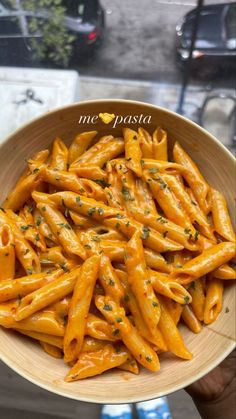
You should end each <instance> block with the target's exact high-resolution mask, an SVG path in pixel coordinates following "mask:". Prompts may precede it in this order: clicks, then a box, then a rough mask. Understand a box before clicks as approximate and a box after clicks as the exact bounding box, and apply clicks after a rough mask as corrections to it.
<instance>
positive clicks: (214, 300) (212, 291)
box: [203, 278, 223, 324]
mask: <svg viewBox="0 0 236 419" xmlns="http://www.w3.org/2000/svg"><path fill="white" fill-rule="evenodd" d="M222 298H223V283H222V281H221V280H220V279H216V278H211V279H209V281H207V286H206V301H205V307H204V318H203V321H204V323H205V324H210V323H212V322H214V321H215V320H216V319H217V317H218V315H219V314H220V312H221V310H222Z"/></svg>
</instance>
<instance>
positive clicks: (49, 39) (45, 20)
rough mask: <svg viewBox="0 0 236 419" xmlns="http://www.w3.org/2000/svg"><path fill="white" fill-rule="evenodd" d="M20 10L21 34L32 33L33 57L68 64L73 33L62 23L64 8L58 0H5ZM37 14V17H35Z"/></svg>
mask: <svg viewBox="0 0 236 419" xmlns="http://www.w3.org/2000/svg"><path fill="white" fill-rule="evenodd" d="M9 3H10V4H11V6H13V7H14V8H15V9H17V10H18V11H22V12H23V11H27V12H29V13H28V16H29V14H30V13H32V16H30V17H28V18H27V19H26V16H25V14H24V13H21V14H20V16H21V17H20V25H21V29H22V32H23V33H24V34H29V35H32V38H31V47H32V53H33V56H34V58H36V59H38V60H44V59H50V60H51V61H52V62H54V63H55V64H58V65H63V66H65V67H67V66H68V64H69V60H70V57H71V54H72V51H73V42H74V40H75V37H74V36H73V35H72V34H71V33H70V32H69V31H68V30H67V28H66V27H65V25H64V19H65V12H66V9H65V7H63V5H62V0H37V1H35V0H9ZM36 15H37V17H36Z"/></svg>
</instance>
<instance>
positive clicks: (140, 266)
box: [125, 232, 161, 334]
mask: <svg viewBox="0 0 236 419" xmlns="http://www.w3.org/2000/svg"><path fill="white" fill-rule="evenodd" d="M125 265H126V269H127V274H128V282H129V284H130V286H131V289H132V291H133V293H134V295H135V298H136V300H137V302H138V305H139V308H140V311H141V313H142V317H143V319H144V321H145V323H146V325H147V327H148V328H149V330H150V332H151V334H154V333H155V330H156V327H157V325H158V322H159V319H160V315H161V311H160V304H159V301H158V299H157V297H156V295H155V293H154V291H153V287H152V283H151V281H150V280H149V279H147V277H148V274H147V267H146V263H145V258H144V251H143V245H142V240H141V238H140V235H139V233H138V232H136V233H135V234H134V235H133V237H132V238H131V239H130V241H129V242H128V243H127V246H126V251H125ZM144 296H145V297H146V298H143V297H144Z"/></svg>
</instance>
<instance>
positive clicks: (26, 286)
mask: <svg viewBox="0 0 236 419" xmlns="http://www.w3.org/2000/svg"><path fill="white" fill-rule="evenodd" d="M62 273H63V270H62V269H57V270H54V271H53V272H49V273H47V272H44V273H40V274H32V275H30V276H24V277H21V278H17V279H8V280H5V281H0V302H1V303H2V302H5V301H8V300H13V299H14V298H18V297H20V298H22V297H24V296H26V295H27V294H30V293H31V292H33V291H36V290H37V289H39V288H41V287H43V286H44V285H46V284H48V283H50V282H51V281H54V279H56V278H58V277H59V276H61V275H62Z"/></svg>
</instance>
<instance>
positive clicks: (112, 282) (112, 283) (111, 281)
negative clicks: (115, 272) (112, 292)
mask: <svg viewBox="0 0 236 419" xmlns="http://www.w3.org/2000/svg"><path fill="white" fill-rule="evenodd" d="M108 284H109V285H111V287H114V285H115V282H114V281H113V280H112V279H111V278H109V281H108Z"/></svg>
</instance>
